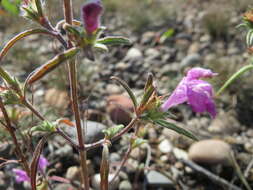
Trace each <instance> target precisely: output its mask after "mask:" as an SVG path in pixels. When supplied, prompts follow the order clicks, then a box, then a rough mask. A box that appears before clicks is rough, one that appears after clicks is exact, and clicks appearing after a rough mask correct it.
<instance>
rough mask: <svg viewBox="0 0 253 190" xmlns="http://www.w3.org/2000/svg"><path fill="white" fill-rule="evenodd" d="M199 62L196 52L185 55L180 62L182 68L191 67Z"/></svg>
mask: <svg viewBox="0 0 253 190" xmlns="http://www.w3.org/2000/svg"><path fill="white" fill-rule="evenodd" d="M199 63H200V55H199V54H197V53H194V54H189V55H187V56H186V57H185V58H184V59H183V60H182V61H181V63H180V66H181V67H182V68H184V67H192V66H195V65H197V64H199Z"/></svg>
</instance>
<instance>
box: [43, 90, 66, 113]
mask: <svg viewBox="0 0 253 190" xmlns="http://www.w3.org/2000/svg"><path fill="white" fill-rule="evenodd" d="M45 102H46V103H47V104H49V105H51V106H54V107H56V108H64V109H65V108H67V107H68V103H69V98H68V93H67V92H65V91H61V90H57V89H55V88H51V89H49V90H47V91H46V93H45Z"/></svg>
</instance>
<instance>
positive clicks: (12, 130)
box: [0, 97, 30, 176]
mask: <svg viewBox="0 0 253 190" xmlns="http://www.w3.org/2000/svg"><path fill="white" fill-rule="evenodd" d="M0 109H1V111H2V113H3V116H4V119H5V122H6V129H7V130H8V132H9V133H10V135H11V137H12V140H13V143H14V144H15V151H16V153H17V156H18V157H19V158H20V159H21V162H22V164H23V167H24V169H25V171H26V173H27V174H28V176H30V168H29V165H28V162H27V160H26V158H25V155H24V154H23V152H22V150H21V149H20V145H19V144H18V140H17V137H16V134H15V128H14V127H13V126H12V125H11V121H10V118H9V116H8V113H7V111H6V109H5V106H4V103H3V100H2V98H1V97H0Z"/></svg>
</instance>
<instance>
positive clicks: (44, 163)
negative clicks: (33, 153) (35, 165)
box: [39, 155, 49, 171]
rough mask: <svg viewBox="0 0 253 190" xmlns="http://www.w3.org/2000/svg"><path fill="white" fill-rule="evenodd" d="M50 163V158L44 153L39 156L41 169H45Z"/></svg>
mask: <svg viewBox="0 0 253 190" xmlns="http://www.w3.org/2000/svg"><path fill="white" fill-rule="evenodd" d="M48 164H49V162H48V160H47V159H46V158H45V157H44V156H43V155H41V156H40V158H39V169H40V170H41V171H45V169H46V167H47V166H48Z"/></svg>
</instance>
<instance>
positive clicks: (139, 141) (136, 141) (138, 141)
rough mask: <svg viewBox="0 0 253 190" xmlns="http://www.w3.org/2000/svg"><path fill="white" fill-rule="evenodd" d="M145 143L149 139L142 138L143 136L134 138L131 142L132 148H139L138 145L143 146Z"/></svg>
mask: <svg viewBox="0 0 253 190" xmlns="http://www.w3.org/2000/svg"><path fill="white" fill-rule="evenodd" d="M144 143H147V140H145V139H142V138H136V139H134V141H133V142H132V144H131V146H132V149H134V148H137V147H139V146H141V145H142V144H144Z"/></svg>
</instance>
